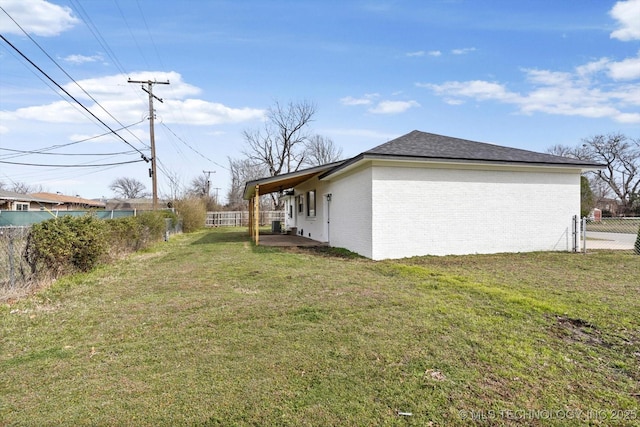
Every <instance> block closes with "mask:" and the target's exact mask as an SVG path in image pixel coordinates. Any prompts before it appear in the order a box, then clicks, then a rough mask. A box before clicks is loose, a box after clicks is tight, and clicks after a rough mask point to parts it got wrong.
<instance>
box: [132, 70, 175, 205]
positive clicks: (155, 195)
mask: <svg viewBox="0 0 640 427" xmlns="http://www.w3.org/2000/svg"><path fill="white" fill-rule="evenodd" d="M129 83H142V84H145V83H146V84H147V87H146V88H145V87H144V86H141V87H142V90H143V91H145V92H147V93H148V94H149V139H150V140H151V169H150V170H149V175H150V176H151V186H152V187H153V210H154V211H155V210H156V209H158V174H157V169H156V138H155V134H154V124H153V121H154V119H155V115H156V113H155V110H154V109H153V98H155V99H157V100H158V101H160V102H164V101H162V98H158V97H157V96H155V95H154V94H153V85H154V84H161V85H168V84H169V80H167V81H166V82H157V81H151V80H147V81H144V80H131V79H129Z"/></svg>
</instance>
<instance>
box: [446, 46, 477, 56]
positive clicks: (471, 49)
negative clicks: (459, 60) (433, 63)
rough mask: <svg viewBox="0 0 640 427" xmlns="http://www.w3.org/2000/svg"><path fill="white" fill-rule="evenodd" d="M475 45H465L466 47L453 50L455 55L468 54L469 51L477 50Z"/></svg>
mask: <svg viewBox="0 0 640 427" xmlns="http://www.w3.org/2000/svg"><path fill="white" fill-rule="evenodd" d="M475 50H476V48H475V47H465V48H464V49H453V50H452V51H451V53H452V54H454V55H466V54H467V53H471V52H475Z"/></svg>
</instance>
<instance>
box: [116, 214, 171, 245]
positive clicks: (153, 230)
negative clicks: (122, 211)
mask: <svg viewBox="0 0 640 427" xmlns="http://www.w3.org/2000/svg"><path fill="white" fill-rule="evenodd" d="M167 218H170V219H171V221H172V222H174V223H175V222H177V217H176V215H175V214H174V213H173V212H170V211H154V212H144V213H142V214H140V215H138V216H136V217H124V218H116V219H110V220H107V221H106V223H107V240H108V241H109V246H110V247H111V251H112V252H113V253H127V252H133V251H137V250H140V249H144V248H146V247H148V246H149V245H150V244H151V243H153V242H157V241H159V240H162V239H163V238H164V233H165V230H166V225H167V224H166V220H167Z"/></svg>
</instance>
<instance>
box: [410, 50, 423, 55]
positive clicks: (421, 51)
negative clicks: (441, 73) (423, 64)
mask: <svg viewBox="0 0 640 427" xmlns="http://www.w3.org/2000/svg"><path fill="white" fill-rule="evenodd" d="M406 55H407V56H424V50H419V51H417V52H407V54H406Z"/></svg>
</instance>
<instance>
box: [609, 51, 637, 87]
mask: <svg viewBox="0 0 640 427" xmlns="http://www.w3.org/2000/svg"><path fill="white" fill-rule="evenodd" d="M609 76H611V78H612V79H614V80H635V79H638V78H640V52H638V56H637V57H635V58H627V59H625V60H623V61H620V62H612V63H610V64H609Z"/></svg>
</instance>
